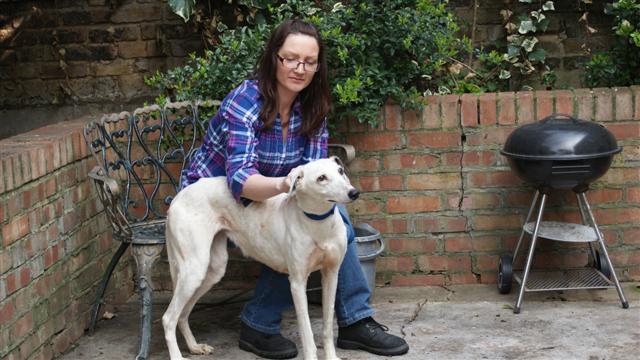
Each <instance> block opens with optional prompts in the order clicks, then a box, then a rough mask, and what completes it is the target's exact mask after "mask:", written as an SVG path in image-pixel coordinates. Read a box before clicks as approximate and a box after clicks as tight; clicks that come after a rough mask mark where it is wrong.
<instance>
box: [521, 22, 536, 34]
mask: <svg viewBox="0 0 640 360" xmlns="http://www.w3.org/2000/svg"><path fill="white" fill-rule="evenodd" d="M535 31H536V27H535V25H533V21H531V20H523V21H521V22H520V28H519V29H518V32H519V33H520V34H526V33H529V32H535Z"/></svg>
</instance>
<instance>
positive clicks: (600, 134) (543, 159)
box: [500, 114, 622, 192]
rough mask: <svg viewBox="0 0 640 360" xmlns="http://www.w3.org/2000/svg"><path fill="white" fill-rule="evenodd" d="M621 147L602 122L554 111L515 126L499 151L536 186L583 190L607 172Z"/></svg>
mask: <svg viewBox="0 0 640 360" xmlns="http://www.w3.org/2000/svg"><path fill="white" fill-rule="evenodd" d="M620 151H622V148H620V147H619V146H618V145H617V143H616V139H615V138H614V136H613V134H611V132H609V131H608V130H607V129H606V128H605V127H604V126H602V125H600V124H598V123H595V122H591V121H585V120H580V119H576V118H573V117H571V116H569V115H563V114H557V115H552V116H549V117H546V118H544V119H542V120H540V121H538V122H536V123H532V124H527V125H524V126H521V127H519V128H517V129H516V130H515V131H513V133H511V135H510V136H509V138H508V139H507V142H506V143H505V145H504V148H503V149H502V151H500V153H501V154H502V155H504V156H506V157H507V159H508V161H509V166H510V167H511V170H513V171H514V172H515V173H516V174H517V175H518V176H519V177H520V178H522V179H523V180H525V181H526V182H528V183H530V184H532V185H533V186H534V187H536V188H537V189H541V190H544V189H550V188H556V189H566V188H569V189H573V190H574V191H575V192H583V191H586V190H587V189H588V186H589V184H590V183H591V182H593V181H594V180H596V179H598V178H599V177H601V176H602V175H604V173H606V172H607V170H608V169H609V166H611V162H612V161H613V155H615V154H617V153H619V152H620Z"/></svg>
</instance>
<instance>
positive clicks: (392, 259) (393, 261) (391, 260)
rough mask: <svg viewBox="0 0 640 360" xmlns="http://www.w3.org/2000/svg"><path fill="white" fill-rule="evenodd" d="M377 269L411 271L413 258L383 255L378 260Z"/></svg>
mask: <svg viewBox="0 0 640 360" xmlns="http://www.w3.org/2000/svg"><path fill="white" fill-rule="evenodd" d="M376 271H392V272H411V271H413V258H412V257H411V256H383V257H379V258H378V261H377V262H376Z"/></svg>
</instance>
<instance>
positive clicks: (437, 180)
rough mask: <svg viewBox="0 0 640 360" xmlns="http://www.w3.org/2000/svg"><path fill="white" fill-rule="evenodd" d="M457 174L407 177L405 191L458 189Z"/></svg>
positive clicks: (458, 179)
mask: <svg viewBox="0 0 640 360" xmlns="http://www.w3.org/2000/svg"><path fill="white" fill-rule="evenodd" d="M461 182H462V181H461V179H460V174H459V173H437V174H416V175H408V176H407V190H441V189H459V188H460V186H461Z"/></svg>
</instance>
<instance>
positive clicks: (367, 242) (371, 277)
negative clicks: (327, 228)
mask: <svg viewBox="0 0 640 360" xmlns="http://www.w3.org/2000/svg"><path fill="white" fill-rule="evenodd" d="M353 229H354V230H355V233H356V237H355V239H354V240H355V241H356V245H357V251H358V260H360V268H361V269H362V272H363V273H364V276H365V278H366V279H367V284H368V285H369V289H370V290H371V293H373V289H375V286H376V258H377V257H378V255H380V254H381V253H382V252H383V251H384V240H383V239H382V236H381V235H380V231H378V230H376V229H375V228H373V227H372V226H371V225H369V224H366V223H364V224H356V225H354V227H353ZM307 299H308V300H309V302H310V303H313V304H321V303H322V285H321V282H320V271H314V272H313V273H311V275H310V276H309V280H308V281H307Z"/></svg>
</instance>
